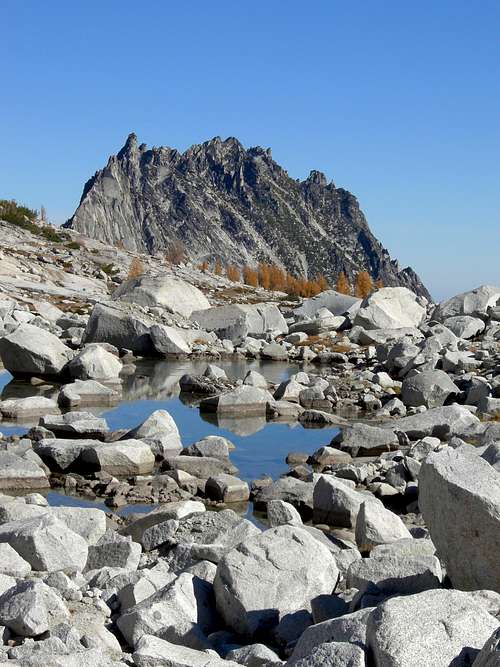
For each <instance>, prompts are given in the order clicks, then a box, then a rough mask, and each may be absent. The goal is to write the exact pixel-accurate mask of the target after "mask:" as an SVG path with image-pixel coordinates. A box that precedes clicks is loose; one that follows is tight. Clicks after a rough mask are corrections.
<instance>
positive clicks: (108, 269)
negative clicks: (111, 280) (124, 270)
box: [101, 264, 120, 276]
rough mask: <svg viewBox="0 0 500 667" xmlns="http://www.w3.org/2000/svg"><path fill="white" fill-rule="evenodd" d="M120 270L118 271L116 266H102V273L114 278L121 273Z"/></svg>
mask: <svg viewBox="0 0 500 667" xmlns="http://www.w3.org/2000/svg"><path fill="white" fill-rule="evenodd" d="M119 270H120V269H118V268H117V267H116V266H115V265H114V264H101V271H104V273H106V274H107V275H108V276H114V275H115V274H116V273H118V272H119Z"/></svg>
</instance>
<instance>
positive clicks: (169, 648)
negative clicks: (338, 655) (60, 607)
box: [132, 635, 354, 667]
mask: <svg viewBox="0 0 500 667" xmlns="http://www.w3.org/2000/svg"><path fill="white" fill-rule="evenodd" d="M132 658H133V660H134V665H136V666H137V667H239V663H237V662H233V661H232V660H223V659H222V658H219V656H218V655H217V653H215V652H214V651H211V652H210V653H209V652H207V651H198V650H197V649H193V648H188V647H187V646H180V645H179V644H177V643H174V644H173V643H171V642H168V641H166V640H165V639H160V637H155V636H154V635H143V636H142V637H141V638H140V639H139V641H138V642H137V645H136V647H135V652H134V654H133V656H132ZM353 667H354V666H353Z"/></svg>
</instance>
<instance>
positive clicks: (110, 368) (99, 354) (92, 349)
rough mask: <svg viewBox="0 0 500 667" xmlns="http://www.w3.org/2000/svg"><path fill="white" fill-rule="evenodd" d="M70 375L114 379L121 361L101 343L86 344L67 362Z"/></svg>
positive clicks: (92, 378)
mask: <svg viewBox="0 0 500 667" xmlns="http://www.w3.org/2000/svg"><path fill="white" fill-rule="evenodd" d="M68 371H69V373H70V375H71V377H74V378H78V379H79V380H116V379H117V378H118V376H119V375H120V373H121V371H122V362H121V361H120V360H119V359H118V357H116V356H115V355H114V354H111V352H108V351H107V350H105V349H104V348H103V347H102V346H101V345H97V344H96V345H86V346H85V347H84V349H83V350H82V351H81V352H79V353H78V354H77V355H76V357H74V358H73V359H72V360H71V361H70V363H69V364H68Z"/></svg>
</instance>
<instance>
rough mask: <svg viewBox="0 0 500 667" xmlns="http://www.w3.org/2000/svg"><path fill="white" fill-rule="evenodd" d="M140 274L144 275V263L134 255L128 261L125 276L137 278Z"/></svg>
mask: <svg viewBox="0 0 500 667" xmlns="http://www.w3.org/2000/svg"><path fill="white" fill-rule="evenodd" d="M142 275H144V264H143V263H142V262H141V260H140V259H139V258H138V257H134V259H133V260H132V261H131V262H130V266H129V269H128V274H127V278H138V277H139V276H142Z"/></svg>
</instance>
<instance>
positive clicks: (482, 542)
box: [419, 446, 500, 593]
mask: <svg viewBox="0 0 500 667" xmlns="http://www.w3.org/2000/svg"><path fill="white" fill-rule="evenodd" d="M419 491H420V492H419V505H420V509H421V511H422V514H423V516H424V519H425V523H426V525H427V527H428V528H429V531H430V533H431V537H432V541H433V542H434V544H435V546H436V550H437V552H438V554H439V556H440V557H441V559H442V560H443V561H444V563H445V565H446V570H447V573H448V576H449V577H450V579H451V581H452V583H453V585H454V586H455V587H457V588H461V589H464V590H476V589H478V588H488V589H491V590H494V591H497V592H499V593H500V559H499V558H498V554H499V553H500V476H499V475H498V472H497V471H496V470H495V469H494V468H493V467H492V466H490V464H489V463H487V462H486V461H485V460H484V459H482V458H481V457H480V456H478V454H477V453H476V452H475V451H474V449H473V448H472V447H467V446H463V447H459V448H458V449H452V448H451V447H448V448H445V449H443V450H442V451H440V452H433V453H431V454H430V455H429V456H428V457H427V458H426V459H425V460H424V462H423V463H422V468H421V469H420V475H419Z"/></svg>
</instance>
